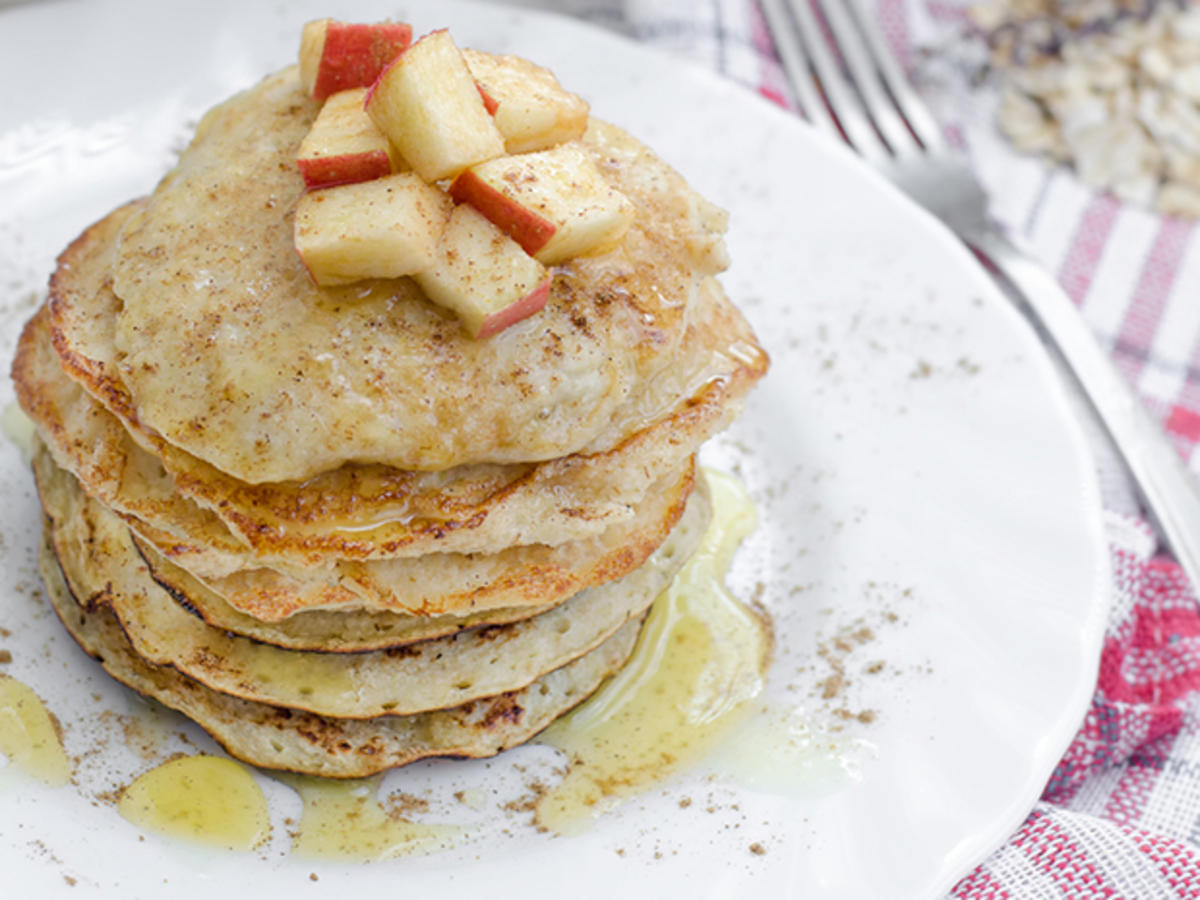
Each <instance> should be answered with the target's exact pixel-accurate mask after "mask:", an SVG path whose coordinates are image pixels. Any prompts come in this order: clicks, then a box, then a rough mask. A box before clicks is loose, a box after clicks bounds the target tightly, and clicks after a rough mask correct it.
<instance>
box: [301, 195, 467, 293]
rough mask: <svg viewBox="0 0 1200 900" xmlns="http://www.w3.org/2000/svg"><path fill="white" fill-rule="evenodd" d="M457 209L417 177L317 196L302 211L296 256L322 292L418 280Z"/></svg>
mask: <svg viewBox="0 0 1200 900" xmlns="http://www.w3.org/2000/svg"><path fill="white" fill-rule="evenodd" d="M451 207H452V203H451V201H450V198H449V197H447V196H446V195H445V194H444V193H443V192H442V191H439V190H438V189H437V188H435V187H432V186H430V185H428V184H426V183H425V182H424V181H422V180H421V179H420V178H418V177H417V176H416V175H414V174H413V173H411V172H402V173H400V174H397V175H387V176H384V177H383V178H376V179H375V180H374V181H363V182H361V183H359V184H347V185H342V186H340V187H331V188H326V189H325V190H322V191H313V192H312V193H308V194H305V195H304V196H302V197H301V198H300V202H299V203H298V204H297V206H296V219H295V223H294V239H295V244H296V252H297V253H299V254H300V259H301V260H302V261H303V262H304V265H305V266H306V267H307V268H308V272H309V274H310V275H311V276H312V279H313V281H315V282H316V283H317V284H318V285H320V286H322V287H333V286H336V285H342V284H350V283H351V282H355V281H359V280H361V279H364V278H399V277H400V276H401V275H412V274H413V273H414V272H419V271H421V270H422V269H424V268H427V267H428V266H429V265H430V264H431V263H432V262H433V259H434V251H435V250H436V248H437V244H438V241H439V240H440V238H441V236H442V230H443V229H444V228H445V227H446V220H447V219H448V218H449V217H450V209H451Z"/></svg>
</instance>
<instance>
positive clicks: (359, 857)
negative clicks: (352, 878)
mask: <svg viewBox="0 0 1200 900" xmlns="http://www.w3.org/2000/svg"><path fill="white" fill-rule="evenodd" d="M280 780H281V781H282V782H283V783H284V784H286V785H288V786H289V787H291V788H293V789H294V790H295V791H296V792H297V793H298V794H299V795H300V799H301V801H302V802H303V804H304V810H303V812H302V813H301V815H300V824H299V828H298V829H297V833H296V835H295V838H294V840H293V841H292V851H291V852H292V853H293V854H295V855H296V856H304V857H309V858H320V859H338V860H345V861H349V862H381V861H383V860H387V859H395V858H396V857H401V856H417V855H424V854H427V853H433V852H436V851H439V850H445V849H448V848H450V847H452V846H455V845H456V844H458V843H461V842H462V841H463V840H464V839H465V838H466V837H467V836H468V833H469V832H468V829H467V828H466V827H464V826H460V825H440V824H425V823H419V822H410V821H409V820H407V819H405V818H404V817H403V816H400V815H397V814H395V813H391V812H389V811H388V810H387V809H385V808H384V806H383V804H382V803H380V801H379V799H378V793H379V785H380V784H381V783H382V781H383V776H382V775H376V776H374V777H372V778H364V779H359V780H355V781H333V780H330V779H324V778H310V777H307V776H295V775H292V776H282V777H280Z"/></svg>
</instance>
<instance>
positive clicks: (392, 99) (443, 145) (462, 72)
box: [366, 31, 504, 182]
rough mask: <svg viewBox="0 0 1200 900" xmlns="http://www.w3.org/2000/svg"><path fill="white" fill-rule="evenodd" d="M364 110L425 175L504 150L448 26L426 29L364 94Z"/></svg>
mask: <svg viewBox="0 0 1200 900" xmlns="http://www.w3.org/2000/svg"><path fill="white" fill-rule="evenodd" d="M366 106H367V113H368V114H369V115H370V116H371V118H372V119H373V120H374V121H375V124H376V125H378V126H379V130H380V131H382V132H383V133H384V134H386V135H387V136H388V139H389V140H390V141H391V142H392V143H393V144H395V145H396V149H398V150H399V151H400V155H401V156H403V157H404V159H405V160H407V161H408V164H409V165H411V166H412V167H413V170H414V171H416V173H417V174H418V175H420V176H421V177H422V178H424V179H425V180H426V181H430V182H433V181H438V180H440V179H442V178H453V177H454V176H455V175H457V174H458V173H459V172H461V171H462V170H463V169H466V168H468V167H469V166H473V165H475V164H476V163H479V162H483V161H484V160H488V159H493V158H494V157H497V156H500V155H501V154H502V153H504V137H503V136H502V135H501V134H500V132H499V130H497V128H496V123H495V122H493V121H492V117H491V116H490V115H489V114H488V111H487V109H486V108H485V107H484V104H483V97H482V96H481V95H480V93H479V88H478V87H477V86H476V84H475V79H474V78H473V77H472V76H471V70H470V69H468V68H467V63H466V60H464V59H463V55H462V52H461V51H460V50H459V49H458V47H457V46H455V43H454V39H453V38H451V37H450V33H449V32H448V31H434V32H432V33H430V34H427V35H425V37H423V38H421V39H420V40H419V41H417V42H416V43H415V44H413V45H412V46H411V47H409V48H408V49H407V50H406V51H404V54H403V55H402V56H401V57H400V58H399V59H397V60H396V61H395V62H393V63H392V64H391V65H390V66H388V68H387V69H385V70H384V72H383V74H382V75H380V76H379V80H378V81H376V82H375V84H373V85H372V86H371V90H370V92H369V93H368V94H367V103H366Z"/></svg>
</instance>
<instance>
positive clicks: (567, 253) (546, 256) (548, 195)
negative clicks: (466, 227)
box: [450, 144, 633, 266]
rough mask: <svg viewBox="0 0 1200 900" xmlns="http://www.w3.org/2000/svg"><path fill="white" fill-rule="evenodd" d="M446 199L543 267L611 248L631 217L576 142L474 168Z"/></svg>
mask: <svg viewBox="0 0 1200 900" xmlns="http://www.w3.org/2000/svg"><path fill="white" fill-rule="evenodd" d="M450 196H452V197H453V198H454V199H455V200H458V201H459V202H465V203H470V204H471V205H472V206H474V207H475V208H476V209H477V210H479V211H480V212H481V213H483V214H484V215H485V216H486V217H487V218H488V219H490V220H491V221H492V223H493V224H495V225H497V226H498V227H499V228H501V229H502V230H503V231H505V232H507V233H508V234H509V235H510V236H511V237H512V239H513V240H515V241H516V242H517V243H518V244H520V245H521V247H522V248H523V249H524V250H525V252H526V253H529V254H530V255H532V256H534V257H536V258H537V260H538V261H539V262H542V263H544V264H545V265H548V266H549V265H554V264H555V263H560V262H563V261H564V260H567V259H570V258H571V257H573V256H581V255H583V254H586V253H594V252H597V251H600V250H604V249H606V248H608V247H610V246H611V245H612V244H614V243H616V242H617V241H619V240H620V239H621V236H622V235H623V234H624V233H625V230H626V229H627V228H628V227H629V223H630V222H631V221H632V219H633V205H632V204H631V203H630V202H629V200H628V199H627V198H626V197H625V195H624V194H622V193H621V192H620V191H618V190H617V189H616V188H614V187H613V186H612V185H610V184H609V183H608V182H607V181H605V179H604V176H603V175H602V174H601V173H600V170H599V169H598V168H597V167H596V164H595V163H594V162H592V160H591V157H589V156H588V155H587V153H586V152H585V151H584V150H583V149H582V148H580V147H579V145H578V144H563V145H562V146H559V147H555V148H554V149H553V150H543V151H541V152H539V153H524V154H521V155H520V156H506V157H504V158H502V159H494V160H491V161H489V162H485V163H480V164H479V165H477V166H473V167H472V168H470V169H468V170H467V171H465V172H463V173H462V174H461V175H460V176H458V178H456V179H455V180H454V183H453V184H451V185H450Z"/></svg>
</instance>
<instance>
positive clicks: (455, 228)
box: [413, 204, 550, 338]
mask: <svg viewBox="0 0 1200 900" xmlns="http://www.w3.org/2000/svg"><path fill="white" fill-rule="evenodd" d="M413 278H414V279H415V280H416V282H417V284H419V285H420V286H421V289H422V290H423V291H425V295H426V296H427V297H429V299H430V300H432V301H433V302H434V303H436V304H438V305H439V306H444V307H446V308H447V309H451V310H453V311H454V312H455V313H456V314H457V315H458V317H459V319H460V320H461V321H462V323H463V326H464V327H465V328H466V329H467V331H468V332H470V334H471V336H472V337H475V338H486V337H491V336H492V335H494V334H496V333H498V332H500V331H503V330H504V329H505V328H507V327H508V326H510V325H512V324H513V323H515V322H519V321H520V320H521V319H524V318H527V317H529V316H531V315H533V314H534V313H536V312H537V311H538V310H540V309H541V308H542V307H543V306H545V305H546V299H547V298H548V297H549V296H550V273H549V272H548V271H547V270H546V267H545V266H543V265H542V264H541V263H539V262H538V261H537V260H535V259H534V258H533V257H531V256H530V255H529V254H528V253H526V252H525V251H524V250H522V249H521V248H520V246H519V245H518V244H517V243H516V242H515V241H514V240H513V239H512V238H510V237H509V236H508V235H506V234H505V233H504V232H503V231H501V230H500V229H499V228H497V227H496V226H495V225H493V224H492V223H491V222H489V221H488V220H487V219H485V218H484V217H483V215H482V214H481V213H479V212H478V211H476V210H475V209H472V208H471V207H470V206H467V205H466V204H462V205H459V206H456V207H455V208H454V211H453V212H452V213H451V214H450V221H449V222H448V223H447V224H446V230H445V231H444V232H442V239H441V241H440V242H439V243H438V247H437V252H436V254H435V258H434V262H433V265H431V266H430V267H429V268H427V269H424V270H423V271H420V272H418V273H417V274H416V275H414V276H413Z"/></svg>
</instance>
